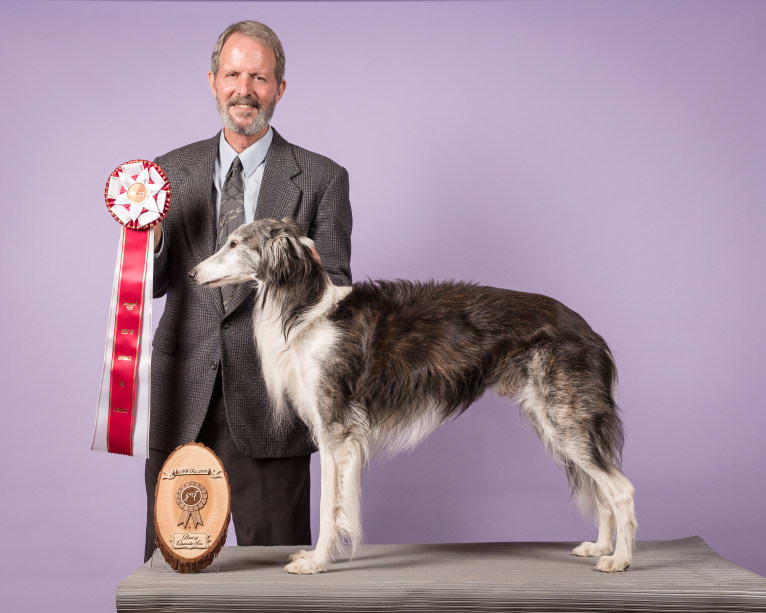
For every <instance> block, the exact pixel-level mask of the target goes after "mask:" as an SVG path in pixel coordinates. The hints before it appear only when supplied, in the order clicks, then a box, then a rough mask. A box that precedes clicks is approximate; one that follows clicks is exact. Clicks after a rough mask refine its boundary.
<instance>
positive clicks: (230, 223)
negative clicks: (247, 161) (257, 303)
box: [215, 156, 245, 309]
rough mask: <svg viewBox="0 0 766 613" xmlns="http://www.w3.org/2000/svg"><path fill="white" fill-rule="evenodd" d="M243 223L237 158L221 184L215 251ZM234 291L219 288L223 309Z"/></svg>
mask: <svg viewBox="0 0 766 613" xmlns="http://www.w3.org/2000/svg"><path fill="white" fill-rule="evenodd" d="M243 223H245V188H244V185H243V184H242V161H241V160H240V159H239V156H237V157H235V158H234V161H233V162H232V163H231V167H230V168H229V174H227V175H226V180H225V181H224V183H223V193H222V194H221V210H220V212H219V213H218V232H217V234H216V240H215V249H216V251H218V250H219V249H220V248H221V247H223V246H224V244H225V243H226V239H227V237H228V236H229V234H231V233H232V232H234V230H236V229H237V228H238V227H239V226H241V225H242V224H243ZM236 289H237V286H236V285H224V286H223V287H221V294H222V295H223V306H224V309H226V308H227V307H228V302H229V301H230V300H231V297H232V295H233V294H234V291H235V290H236Z"/></svg>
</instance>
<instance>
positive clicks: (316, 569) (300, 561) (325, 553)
mask: <svg viewBox="0 0 766 613" xmlns="http://www.w3.org/2000/svg"><path fill="white" fill-rule="evenodd" d="M319 467H320V471H321V475H322V491H321V495H320V499H319V538H318V539H317V546H316V549H314V550H313V551H299V552H298V553H294V554H293V555H291V556H290V563H289V564H288V565H287V566H285V570H286V571H287V572H288V573H293V574H296V575H311V574H315V573H321V572H322V571H323V570H325V568H326V566H327V564H329V563H330V562H331V561H332V556H333V553H334V552H335V548H336V547H337V544H338V527H337V524H336V521H335V507H336V496H337V474H336V472H337V471H336V466H335V461H334V460H333V456H332V453H330V450H329V449H328V448H327V446H325V445H323V444H320V445H319Z"/></svg>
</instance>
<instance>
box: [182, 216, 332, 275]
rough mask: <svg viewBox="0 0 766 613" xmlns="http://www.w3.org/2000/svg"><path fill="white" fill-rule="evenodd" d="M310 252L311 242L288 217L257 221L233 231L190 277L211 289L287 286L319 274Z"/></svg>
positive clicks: (312, 244) (198, 265)
mask: <svg viewBox="0 0 766 613" xmlns="http://www.w3.org/2000/svg"><path fill="white" fill-rule="evenodd" d="M313 249H314V241H312V240H311V239H310V238H308V237H307V236H304V235H303V233H302V232H301V229H300V227H299V226H298V224H296V223H295V221H293V220H292V219H290V218H289V217H285V218H284V219H260V220H258V221H254V222H253V223H250V224H246V225H242V226H240V227H239V228H237V229H236V230H234V232H232V233H231V234H230V235H229V238H228V239H227V240H226V244H225V245H224V246H223V247H221V249H219V250H218V252H216V253H214V254H213V255H211V256H210V257H209V258H207V259H206V260H204V261H202V262H200V263H199V264H197V266H195V267H194V268H193V269H192V270H191V272H190V273H189V276H190V277H191V278H192V279H194V280H195V281H196V282H197V283H199V284H200V285H207V286H210V287H219V286H221V285H229V284H232V283H244V282H245V281H257V282H258V284H259V285H261V284H278V285H283V284H288V283H291V282H296V281H300V280H301V279H305V278H306V277H307V276H309V275H310V274H311V273H312V271H313V272H316V271H317V269H319V270H321V264H319V262H317V261H316V260H315V259H314V256H313V253H312V251H313Z"/></svg>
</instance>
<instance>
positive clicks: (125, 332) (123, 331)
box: [120, 328, 136, 334]
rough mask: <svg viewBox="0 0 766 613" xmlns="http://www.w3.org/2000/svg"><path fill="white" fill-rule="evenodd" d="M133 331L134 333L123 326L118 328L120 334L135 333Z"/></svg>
mask: <svg viewBox="0 0 766 613" xmlns="http://www.w3.org/2000/svg"><path fill="white" fill-rule="evenodd" d="M135 333H136V331H135V330H128V329H127V328H123V329H122V330H120V334H135Z"/></svg>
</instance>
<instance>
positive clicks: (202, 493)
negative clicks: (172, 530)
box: [176, 481, 207, 529]
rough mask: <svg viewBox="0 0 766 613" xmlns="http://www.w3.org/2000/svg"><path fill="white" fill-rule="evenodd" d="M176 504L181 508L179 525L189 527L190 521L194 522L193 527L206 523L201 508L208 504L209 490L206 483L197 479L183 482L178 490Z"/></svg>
mask: <svg viewBox="0 0 766 613" xmlns="http://www.w3.org/2000/svg"><path fill="white" fill-rule="evenodd" d="M176 504H177V505H178V506H179V507H180V509H181V515H180V516H179V517H178V524H177V525H179V526H183V527H184V528H188V527H189V523H190V522H193V523H194V526H192V528H193V529H196V528H197V526H204V525H205V524H204V523H203V522H202V515H200V510H201V509H202V508H203V507H204V506H205V505H206V504H207V490H206V489H205V486H204V485H202V484H201V483H198V482H197V481H187V482H186V483H182V484H181V485H180V486H179V487H178V490H177V491H176Z"/></svg>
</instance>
